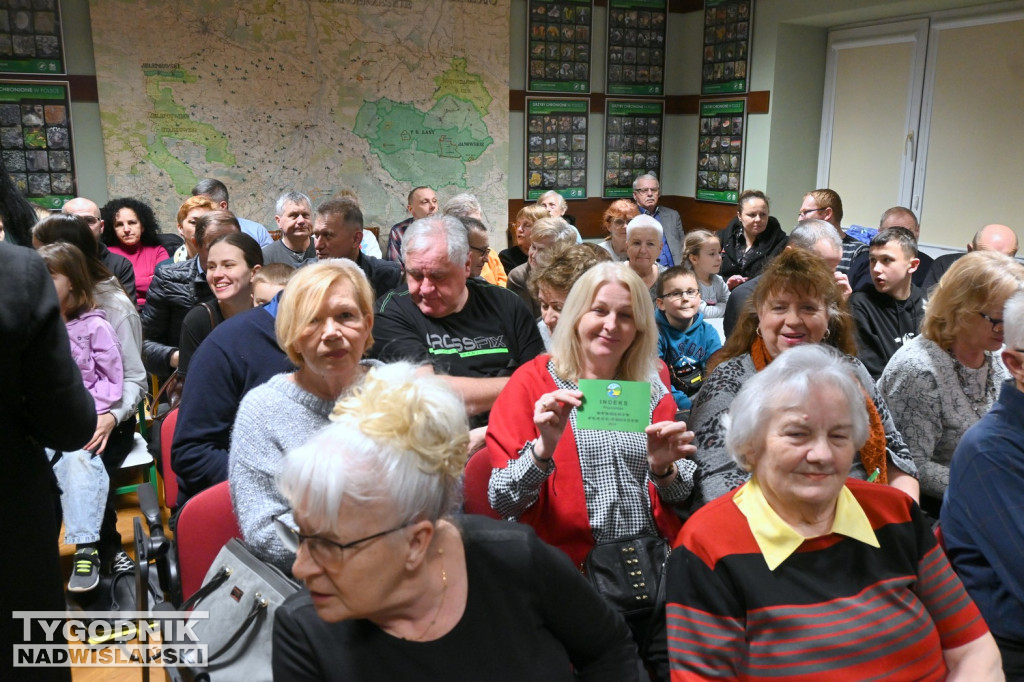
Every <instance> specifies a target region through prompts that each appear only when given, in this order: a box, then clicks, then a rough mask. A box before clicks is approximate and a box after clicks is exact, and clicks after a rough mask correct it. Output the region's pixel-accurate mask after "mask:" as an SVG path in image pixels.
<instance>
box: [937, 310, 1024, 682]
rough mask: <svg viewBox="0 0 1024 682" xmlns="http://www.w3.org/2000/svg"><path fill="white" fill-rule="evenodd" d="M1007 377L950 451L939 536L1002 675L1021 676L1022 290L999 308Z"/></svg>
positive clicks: (1023, 582)
mask: <svg viewBox="0 0 1024 682" xmlns="http://www.w3.org/2000/svg"><path fill="white" fill-rule="evenodd" d="M1002 317H1003V319H1004V320H1005V322H1004V323H1003V338H1004V341H1005V342H1006V346H1005V348H1004V349H1003V364H1004V365H1006V369H1007V370H1009V372H1010V376H1011V379H1010V380H1009V381H1007V382H1006V383H1004V384H1003V386H1002V389H1001V390H1000V393H999V399H998V400H997V401H996V403H995V405H993V406H992V409H991V410H990V411H989V412H988V414H986V415H985V416H983V417H982V418H981V419H980V420H979V421H978V422H977V423H975V424H974V426H972V427H971V428H970V429H968V430H967V433H965V434H964V436H963V438H961V439H960V444H959V445H958V446H957V448H956V452H954V453H953V461H952V463H951V464H950V468H949V487H948V488H946V495H945V501H944V502H943V504H942V514H941V521H942V537H943V540H944V541H945V545H946V554H947V555H948V556H949V560H950V562H951V563H952V564H953V568H954V569H955V570H956V572H957V575H959V576H960V579H961V580H962V581H963V583H964V587H966V588H967V592H968V594H970V596H971V599H973V600H974V603H975V604H977V605H978V610H979V611H981V615H982V617H984V619H985V622H986V623H988V626H989V629H990V630H991V631H992V634H993V635H994V636H995V639H996V644H998V645H999V652H1000V654H1002V659H1003V672H1004V673H1005V674H1006V679H1008V680H1019V679H1022V678H1024V572H1022V571H1021V570H1020V562H1021V548H1024V516H1022V515H1021V513H1020V511H1021V510H1022V509H1024V420H1022V419H1021V415H1022V414H1024V293H1022V292H1018V293H1017V294H1015V295H1013V296H1011V297H1010V300H1009V301H1007V302H1006V307H1005V308H1004V309H1003V315H1002Z"/></svg>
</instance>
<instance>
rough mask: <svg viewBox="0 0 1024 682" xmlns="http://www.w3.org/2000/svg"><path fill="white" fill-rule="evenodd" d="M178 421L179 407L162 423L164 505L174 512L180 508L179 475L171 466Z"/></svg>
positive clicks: (161, 465)
mask: <svg viewBox="0 0 1024 682" xmlns="http://www.w3.org/2000/svg"><path fill="white" fill-rule="evenodd" d="M177 423H178V408H177V407H175V408H174V409H173V410H171V411H170V412H168V413H167V415H166V416H165V417H164V420H163V423H161V424H160V471H161V472H162V473H163V477H162V478H163V482H164V505H166V506H167V508H168V509H170V510H171V511H172V512H173V511H174V510H175V509H177V508H178V477H177V476H176V475H175V473H174V469H172V468H171V443H172V442H173V441H174V427H175V425H176V424H177Z"/></svg>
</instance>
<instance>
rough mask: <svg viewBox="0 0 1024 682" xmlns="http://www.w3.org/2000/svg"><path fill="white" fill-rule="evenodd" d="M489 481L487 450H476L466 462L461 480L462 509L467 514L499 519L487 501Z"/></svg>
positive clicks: (489, 465)
mask: <svg viewBox="0 0 1024 682" xmlns="http://www.w3.org/2000/svg"><path fill="white" fill-rule="evenodd" d="M490 480H491V462H490V456H489V455H488V454H487V448H481V449H480V450H477V451H476V452H475V453H473V455H472V456H471V457H470V458H469V461H468V462H466V473H465V476H463V478H462V496H463V508H464V509H465V511H466V513H467V514H480V515H481V516H489V517H491V518H492V519H500V518H501V517H500V516H498V513H497V512H496V511H494V510H493V509H491V504H490V502H488V501H487V484H488V482H490Z"/></svg>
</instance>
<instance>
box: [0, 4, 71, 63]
mask: <svg viewBox="0 0 1024 682" xmlns="http://www.w3.org/2000/svg"><path fill="white" fill-rule="evenodd" d="M60 27H61V22H60V3H59V2H58V0H33V1H32V2H29V1H28V0H21V1H20V2H15V1H13V0H5V1H4V2H0V73H27V74H43V73H47V74H58V73H59V74H63V73H64V43H63V41H62V40H61V28H60Z"/></svg>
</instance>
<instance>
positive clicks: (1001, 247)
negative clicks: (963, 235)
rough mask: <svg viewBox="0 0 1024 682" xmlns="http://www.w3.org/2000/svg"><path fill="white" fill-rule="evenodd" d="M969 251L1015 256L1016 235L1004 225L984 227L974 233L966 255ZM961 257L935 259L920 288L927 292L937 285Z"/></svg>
mask: <svg viewBox="0 0 1024 682" xmlns="http://www.w3.org/2000/svg"><path fill="white" fill-rule="evenodd" d="M971 251H998V252H999V253H1002V254H1006V255H1007V256H1011V257H1013V256H1016V255H1017V234H1016V233H1015V232H1014V231H1013V230H1012V229H1010V228H1009V227H1007V226H1006V225H1000V224H998V223H993V224H991V225H986V226H985V227H983V228H981V229H980V230H978V231H977V232H975V233H974V239H972V240H971V243H970V244H968V245H967V253H970V252H971ZM963 255H964V254H962V253H947V254H945V255H943V256H939V257H938V258H936V259H935V262H933V263H932V268H931V270H930V271H929V272H928V276H927V277H926V278H925V280H924V284H922V285H921V286H922V288H923V289H924V290H925V291H928V290H929V289H931V288H932V287H933V286H935V285H936V284H938V283H939V280H940V279H942V276H943V275H944V274H946V270H949V266H951V265H953V263H955V262H957V261H958V260H960V258H962V257H963Z"/></svg>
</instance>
